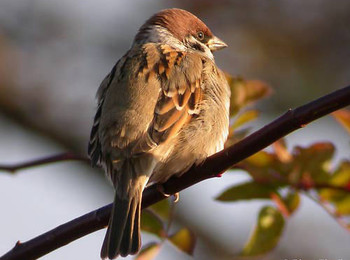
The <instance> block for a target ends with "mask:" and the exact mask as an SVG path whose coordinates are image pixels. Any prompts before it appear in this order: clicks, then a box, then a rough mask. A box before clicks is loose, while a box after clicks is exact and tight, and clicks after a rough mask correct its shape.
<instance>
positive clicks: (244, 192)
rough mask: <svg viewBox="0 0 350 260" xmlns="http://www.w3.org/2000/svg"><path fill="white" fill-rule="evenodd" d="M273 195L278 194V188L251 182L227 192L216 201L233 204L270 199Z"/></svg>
mask: <svg viewBox="0 0 350 260" xmlns="http://www.w3.org/2000/svg"><path fill="white" fill-rule="evenodd" d="M271 193H277V190H276V188H274V187H272V186H268V185H265V184H260V183H257V182H254V181H251V182H246V183H242V184H239V185H236V186H233V187H231V188H229V189H227V190H225V191H224V192H223V193H221V194H220V195H219V196H218V197H217V198H216V200H219V201H226V202H232V201H237V200H249V199H269V198H270V196H271Z"/></svg>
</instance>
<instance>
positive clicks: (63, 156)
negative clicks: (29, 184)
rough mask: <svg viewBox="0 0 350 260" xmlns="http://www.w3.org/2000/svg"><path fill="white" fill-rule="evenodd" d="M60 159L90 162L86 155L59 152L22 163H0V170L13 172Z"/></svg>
mask: <svg viewBox="0 0 350 260" xmlns="http://www.w3.org/2000/svg"><path fill="white" fill-rule="evenodd" d="M61 161H83V162H90V160H89V159H88V158H87V157H86V156H82V155H77V154H74V153H70V152H68V153H61V154H57V155H53V156H49V157H45V158H41V159H37V160H32V161H28V162H23V163H17V164H11V165H0V171H7V172H11V173H14V172H16V171H18V170H22V169H25V168H30V167H34V166H39V165H44V164H49V163H56V162H61Z"/></svg>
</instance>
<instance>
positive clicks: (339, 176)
mask: <svg viewBox="0 0 350 260" xmlns="http://www.w3.org/2000/svg"><path fill="white" fill-rule="evenodd" d="M328 183H329V185H330V186H332V185H333V186H336V187H344V188H348V192H347V191H345V190H337V189H330V188H323V189H320V190H319V195H320V197H321V198H322V199H323V200H325V201H328V202H330V203H333V205H334V206H335V209H336V212H337V214H342V215H349V214H350V161H342V162H341V163H340V165H339V166H338V168H337V170H336V171H335V172H334V173H333V175H332V176H331V178H330V180H329V182H328Z"/></svg>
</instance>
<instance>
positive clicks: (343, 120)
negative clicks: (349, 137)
mask: <svg viewBox="0 0 350 260" xmlns="http://www.w3.org/2000/svg"><path fill="white" fill-rule="evenodd" d="M332 115H333V116H334V117H335V119H336V120H337V121H338V122H339V123H340V124H341V125H342V126H343V127H344V128H345V130H346V131H347V132H348V133H349V134H350V111H349V110H346V109H340V110H338V111H335V112H333V113H332Z"/></svg>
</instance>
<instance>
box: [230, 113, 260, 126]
mask: <svg viewBox="0 0 350 260" xmlns="http://www.w3.org/2000/svg"><path fill="white" fill-rule="evenodd" d="M258 116H259V112H258V111H257V110H248V111H245V112H243V113H242V114H241V115H239V116H238V117H237V118H236V120H235V122H234V123H233V125H232V126H233V128H234V129H235V128H238V127H240V126H242V125H244V124H246V123H248V122H250V121H252V120H254V119H256V118H257V117H258Z"/></svg>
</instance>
